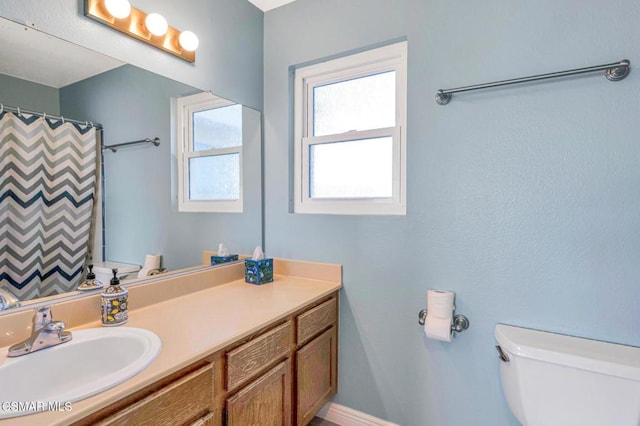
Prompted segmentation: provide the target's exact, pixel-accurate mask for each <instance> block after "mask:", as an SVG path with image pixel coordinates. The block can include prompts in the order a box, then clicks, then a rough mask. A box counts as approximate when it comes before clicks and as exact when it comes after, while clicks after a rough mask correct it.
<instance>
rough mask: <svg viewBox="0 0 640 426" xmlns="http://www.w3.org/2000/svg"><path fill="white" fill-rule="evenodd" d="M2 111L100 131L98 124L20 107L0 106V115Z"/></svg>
mask: <svg viewBox="0 0 640 426" xmlns="http://www.w3.org/2000/svg"><path fill="white" fill-rule="evenodd" d="M4 110H7V111H11V112H17V113H18V115H22V114H28V115H37V116H38V117H44V118H51V119H52V120H62V122H63V123H64V122H67V121H68V122H69V123H75V124H79V125H85V126H91V127H95V128H96V130H102V124H100V123H94V122H92V121H81V120H74V119H73V118H64V117H63V116H61V115H54V114H47V113H46V112H37V111H29V110H26V109H22V108H20V107H12V106H8V105H4V104H0V114H2V112H3V111H4Z"/></svg>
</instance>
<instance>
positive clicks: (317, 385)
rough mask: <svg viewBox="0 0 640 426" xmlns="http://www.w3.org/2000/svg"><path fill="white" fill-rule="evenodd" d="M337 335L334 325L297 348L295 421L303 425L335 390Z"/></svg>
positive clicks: (336, 389) (336, 387)
mask: <svg viewBox="0 0 640 426" xmlns="http://www.w3.org/2000/svg"><path fill="white" fill-rule="evenodd" d="M337 365H338V335H337V329H336V327H335V326H334V327H331V328H330V329H329V330H327V331H325V332H324V333H322V334H321V335H320V336H318V337H316V338H315V339H313V340H312V341H311V342H309V343H308V344H306V345H305V346H303V347H302V348H301V349H300V350H298V352H297V354H296V366H297V375H296V377H297V396H298V398H297V404H296V413H297V424H298V425H306V424H307V423H309V422H310V421H311V419H312V418H313V416H314V415H315V413H317V412H318V410H320V408H322V406H323V405H324V404H325V403H326V402H327V401H329V398H331V397H332V396H333V395H335V394H336V392H337V391H338V383H337V371H338V370H337Z"/></svg>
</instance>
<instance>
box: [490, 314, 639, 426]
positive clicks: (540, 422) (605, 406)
mask: <svg viewBox="0 0 640 426" xmlns="http://www.w3.org/2000/svg"><path fill="white" fill-rule="evenodd" d="M495 337H496V340H497V342H498V346H496V349H498V352H499V353H500V358H501V362H500V375H501V378H502V390H503V393H504V396H505V398H506V400H507V404H508V405H509V408H510V409H511V412H512V413H513V414H514V415H515V417H516V418H517V419H518V420H519V421H520V423H522V424H523V425H524V426H638V425H640V348H638V347H634V346H625V345H619V344H614V343H607V342H602V341H598V340H589V339H584V338H579V337H572V336H566V335H562V334H555V333H549V332H545V331H537V330H531V329H527V328H520V327H514V326H510V325H504V324H498V325H496V328H495Z"/></svg>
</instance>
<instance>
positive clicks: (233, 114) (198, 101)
mask: <svg viewBox="0 0 640 426" xmlns="http://www.w3.org/2000/svg"><path fill="white" fill-rule="evenodd" d="M176 106H177V107H176V115H177V116H176V121H175V122H176V124H177V132H176V139H177V151H176V152H177V154H178V155H177V156H178V197H179V202H178V206H179V210H180V211H184V212H238V213H240V212H242V145H243V144H242V136H243V135H242V114H243V110H242V105H238V104H236V103H233V102H231V101H229V100H227V99H223V98H220V97H217V96H215V95H212V94H211V93H208V92H207V93H198V94H197V95H191V96H185V97H182V98H178V99H177V105H176Z"/></svg>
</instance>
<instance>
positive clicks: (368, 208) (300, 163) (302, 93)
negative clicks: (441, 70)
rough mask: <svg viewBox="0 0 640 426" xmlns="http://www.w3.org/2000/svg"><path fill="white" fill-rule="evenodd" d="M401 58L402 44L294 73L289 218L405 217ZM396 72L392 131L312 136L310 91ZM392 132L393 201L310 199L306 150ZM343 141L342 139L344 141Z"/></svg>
mask: <svg viewBox="0 0 640 426" xmlns="http://www.w3.org/2000/svg"><path fill="white" fill-rule="evenodd" d="M406 56H407V43H406V42H401V43H396V44H393V45H389V46H385V47H382V48H378V49H372V50H370V51H365V52H361V53H357V54H354V55H351V56H347V57H343V58H338V59H335V60H330V61H327V62H322V63H319V64H315V65H311V66H308V67H305V68H300V69H297V70H295V73H294V190H293V192H294V194H293V196H294V200H293V211H294V213H312V214H314V213H315V214H359V215H405V214H406V131H405V128H406V104H407V90H406V85H407V83H406ZM388 71H396V73H395V74H396V120H395V123H396V125H395V127H393V128H385V129H374V130H366V131H356V132H347V133H343V134H338V135H325V136H318V137H314V136H313V128H314V126H313V119H314V117H313V115H314V114H313V89H314V88H315V87H317V86H322V85H326V84H332V83H339V82H341V81H346V80H351V79H357V78H361V77H366V76H370V75H374V74H379V73H382V72H388ZM389 129H393V135H392V141H393V183H392V186H393V196H392V197H391V198H357V199H355V198H354V199H350V198H339V199H327V198H321V199H313V198H310V197H309V172H310V165H309V145H312V144H314V143H322V142H324V143H329V142H340V141H349V140H357V139H364V138H365V137H363V135H367V134H370V135H371V134H373V135H382V136H389V134H388V133H384V132H385V131H386V132H388V131H389ZM345 135H346V136H345Z"/></svg>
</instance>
